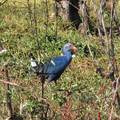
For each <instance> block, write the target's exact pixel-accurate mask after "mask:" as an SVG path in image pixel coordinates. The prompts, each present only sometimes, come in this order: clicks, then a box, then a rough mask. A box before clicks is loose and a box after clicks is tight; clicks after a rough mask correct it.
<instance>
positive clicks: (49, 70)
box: [29, 43, 77, 83]
mask: <svg viewBox="0 0 120 120" xmlns="http://www.w3.org/2000/svg"><path fill="white" fill-rule="evenodd" d="M62 52H63V55H60V56H57V57H53V58H52V59H50V60H48V61H47V62H45V63H39V62H38V61H37V60H36V59H35V57H34V56H33V55H32V53H30V55H29V56H30V62H31V68H32V71H33V72H34V73H36V75H37V76H39V75H42V77H44V79H45V80H47V81H48V82H52V81H54V82H55V83H57V80H58V79H59V78H60V76H61V75H62V73H63V72H64V71H65V69H66V68H67V66H68V65H69V64H70V63H71V61H72V58H73V57H72V56H73V55H75V53H76V52H77V48H76V47H75V46H74V45H73V44H72V43H66V44H65V45H64V46H63V48H62Z"/></svg>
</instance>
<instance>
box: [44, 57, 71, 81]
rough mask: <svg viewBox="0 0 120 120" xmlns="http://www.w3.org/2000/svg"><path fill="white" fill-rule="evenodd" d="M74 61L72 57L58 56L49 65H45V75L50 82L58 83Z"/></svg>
mask: <svg viewBox="0 0 120 120" xmlns="http://www.w3.org/2000/svg"><path fill="white" fill-rule="evenodd" d="M71 60H72V56H69V59H68V56H65V55H64V56H58V57H55V58H53V59H51V61H49V62H48V63H46V64H44V68H43V69H44V70H43V73H45V74H46V76H47V79H48V81H49V82H51V81H56V80H57V79H58V78H59V77H60V76H61V74H62V73H63V72H64V70H65V68H66V67H67V66H68V65H69V63H70V62H71Z"/></svg>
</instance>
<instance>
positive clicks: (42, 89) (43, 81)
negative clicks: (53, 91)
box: [41, 76, 45, 120]
mask: <svg viewBox="0 0 120 120" xmlns="http://www.w3.org/2000/svg"><path fill="white" fill-rule="evenodd" d="M44 84H45V79H44V77H42V76H41V91H42V93H41V97H42V101H41V102H42V114H41V119H42V120H43V119H44V100H43V99H44Z"/></svg>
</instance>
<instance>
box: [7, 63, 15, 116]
mask: <svg viewBox="0 0 120 120" xmlns="http://www.w3.org/2000/svg"><path fill="white" fill-rule="evenodd" d="M5 75H6V81H8V82H10V78H9V73H8V66H7V65H6V66H5ZM10 91H11V89H10V85H9V84H6V102H7V108H8V116H9V117H10V118H12V116H13V108H12V100H11V93H10Z"/></svg>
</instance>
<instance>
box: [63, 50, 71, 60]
mask: <svg viewBox="0 0 120 120" xmlns="http://www.w3.org/2000/svg"><path fill="white" fill-rule="evenodd" d="M64 56H66V58H67V60H68V61H70V60H71V59H72V54H71V52H69V51H67V52H65V53H64Z"/></svg>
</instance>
